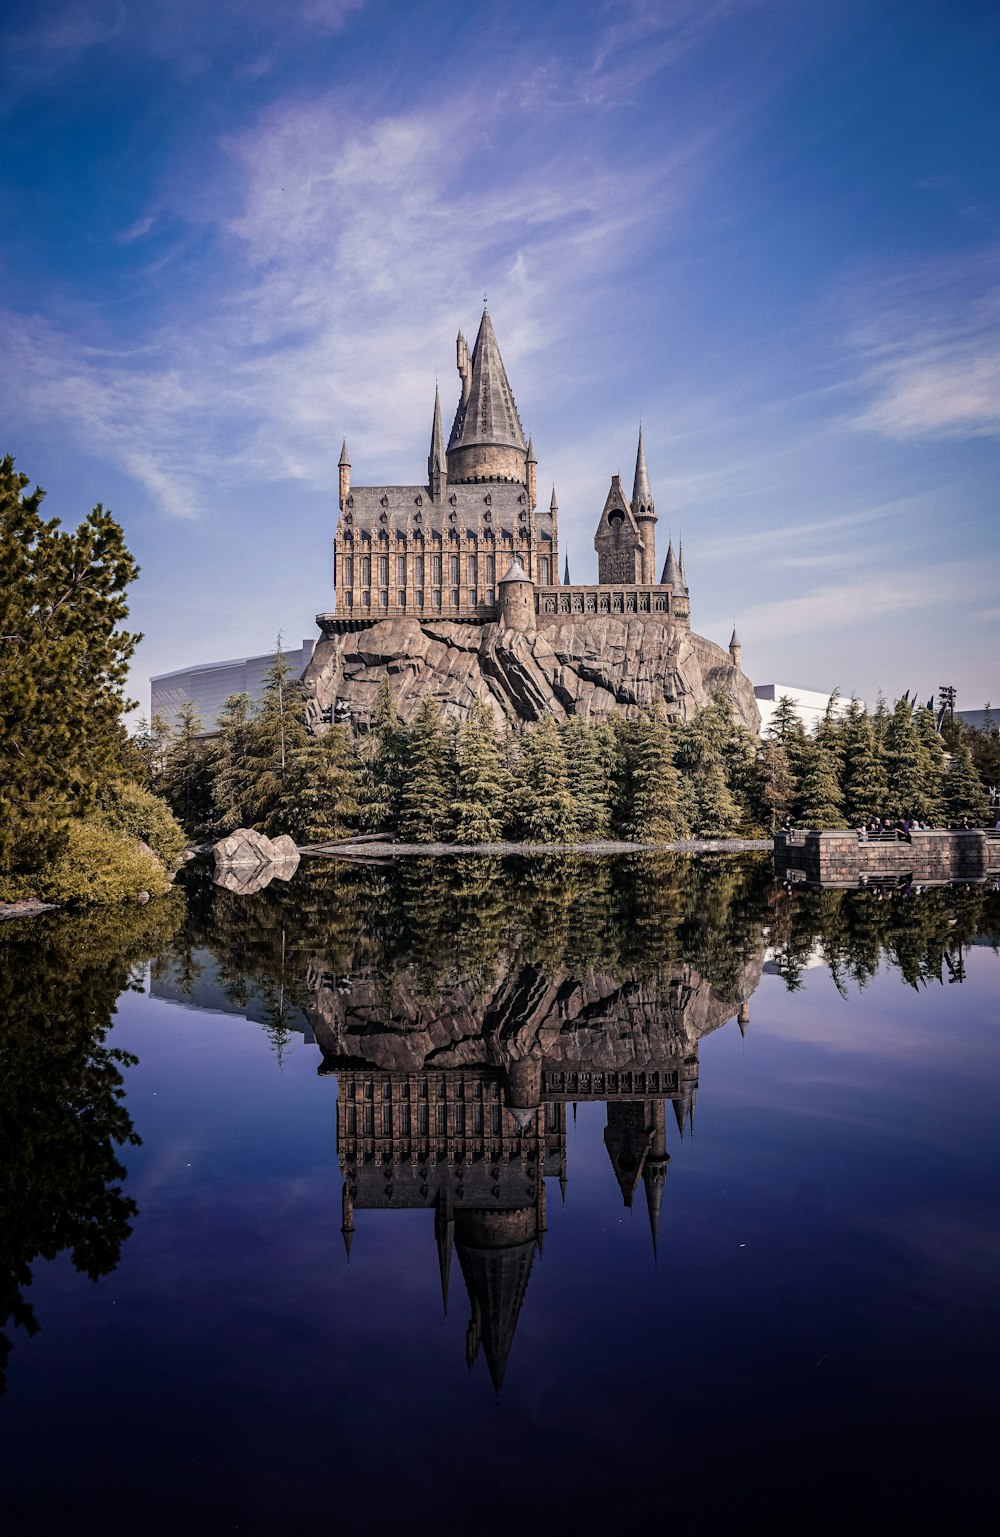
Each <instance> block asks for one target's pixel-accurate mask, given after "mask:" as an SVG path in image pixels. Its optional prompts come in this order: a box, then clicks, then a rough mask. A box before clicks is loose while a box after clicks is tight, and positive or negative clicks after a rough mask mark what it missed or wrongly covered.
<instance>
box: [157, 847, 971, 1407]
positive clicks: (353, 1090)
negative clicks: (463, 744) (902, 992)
mask: <svg viewBox="0 0 1000 1537" xmlns="http://www.w3.org/2000/svg"><path fill="white" fill-rule="evenodd" d="M998 901H1000V899H998V896H997V894H996V893H995V892H993V891H991V890H987V889H986V888H984V887H967V888H954V889H947V888H941V889H935V890H932V891H925V892H923V893H920V894H916V893H913V892H911V891H908V892H904V891H900V892H899V893H897V895H896V896H895V897H893V898H889V899H885V898H884V896H883V894H881V893H875V892H872V891H856V892H850V891H844V890H832V891H819V890H815V889H810V888H805V887H801V886H791V887H789V886H782V885H778V884H775V883H774V882H773V880H772V879H771V875H770V869H769V865H768V863H767V861H766V860H763V859H757V858H749V859H741V860H725V859H718V860H713V861H701V862H698V861H684V860H681V859H678V858H676V857H665V858H659V859H635V860H627V861H603V862H600V861H585V860H577V859H571V858H567V859H557V860H549V861H543V862H534V863H526V862H519V861H508V862H501V861H476V862H471V861H470V862H463V861H459V860H451V861H419V862H408V863H405V864H402V865H400V866H399V867H386V868H380V867H347V868H329V867H328V868H322V869H313V870H311V871H307V872H304V874H303V876H301V877H300V878H299V880H298V881H296V882H294V883H292V884H291V885H290V886H287V887H284V888H281V889H276V888H269V889H268V890H267V891H262V892H260V893H258V894H257V895H256V896H254V897H253V898H252V899H251V900H249V901H246V900H241V899H239V898H238V897H235V896H233V895H232V894H230V893H227V892H225V891H219V890H217V889H216V890H213V889H211V888H209V887H208V886H207V885H205V884H199V883H196V884H195V885H194V886H193V888H192V891H191V901H190V912H189V920H188V923H187V925H186V928H185V930H184V931H183V933H182V934H181V935H180V936H179V938H178V942H176V943H175V944H173V945H172V946H170V947H168V949H167V951H166V952H165V953H164V955H163V957H161V959H160V961H159V962H158V963H157V965H156V967H155V968H154V975H153V984H152V991H153V992H154V994H157V995H158V996H161V997H170V998H173V999H174V1000H175V1001H185V1000H186V1001H188V1002H190V1003H191V1004H192V1005H194V1006H198V1005H199V1004H200V1005H202V1006H209V1007H219V1006H223V1007H228V1008H231V1009H235V1010H237V1011H239V1012H241V1013H242V1012H246V1013H247V1014H248V1017H254V1018H257V1019H258V1020H259V1021H260V1022H261V1023H262V1024H263V1025H264V1027H265V1029H266V1030H267V1032H268V1034H269V1036H270V1038H271V1040H272V1043H273V1044H274V1046H275V1050H276V1052H277V1053H278V1055H279V1058H280V1057H281V1055H282V1052H283V1050H284V1047H285V1045H286V1044H287V1041H288V1039H289V1036H290V1034H291V1032H292V1031H294V1030H299V1031H301V1032H302V1034H303V1036H304V1037H305V1038H306V1039H307V1040H310V1041H312V1040H314V1041H315V1042H316V1044H317V1046H318V1048H319V1052H320V1054H321V1059H322V1060H321V1062H320V1064H319V1071H320V1073H321V1074H324V1075H329V1076H333V1077H335V1079H336V1081H337V1087H338V1094H337V1111H336V1116H337V1122H336V1140H337V1154H338V1159H339V1164H340V1172H341V1176H342V1233H343V1237H344V1242H345V1246H346V1248H347V1252H348V1256H349V1255H350V1251H351V1246H352V1244H353V1243H354V1242H355V1238H356V1236H357V1235H358V1233H359V1228H361V1229H363V1214H364V1213H365V1212H369V1211H378V1210H414V1209H416V1210H426V1211H427V1213H428V1223H429V1225H430V1224H432V1225H433V1234H434V1240H435V1243H436V1248H437V1262H438V1266H439V1270H440V1281H441V1291H442V1301H443V1305H444V1307H445V1309H446V1310H447V1307H448V1301H449V1291H450V1288H451V1278H452V1270H453V1268H454V1257H455V1256H457V1260H458V1265H459V1270H460V1273H461V1276H462V1280H463V1282H464V1286H465V1290H466V1292H467V1294H468V1306H469V1312H470V1318H469V1324H468V1329H467V1334H466V1352H467V1359H468V1362H469V1365H470V1366H471V1365H472V1364H473V1362H474V1361H475V1360H476V1359H477V1357H478V1355H479V1353H480V1351H481V1352H482V1355H483V1356H484V1358H485V1361H486V1365H487V1368H488V1371H489V1374H490V1377H491V1379H492V1382H493V1385H494V1387H495V1388H496V1390H497V1391H498V1392H499V1390H500V1387H501V1385H502V1382H503V1379H504V1373H505V1370H506V1366H507V1362H508V1359H509V1355H510V1351H511V1347H512V1344H513V1340H514V1336H515V1331H516V1328H517V1323H518V1318H519V1315H520V1312H521V1309H522V1306H523V1304H524V1301H525V1295H526V1292H527V1289H528V1284H529V1279H530V1276H531V1273H532V1266H533V1264H534V1260H535V1256H536V1253H537V1252H538V1251H539V1250H540V1249H541V1247H542V1245H543V1243H544V1238H545V1232H546V1225H547V1219H546V1199H547V1197H546V1183H545V1182H546V1180H549V1181H553V1182H554V1181H558V1183H559V1186H560V1188H561V1191H562V1193H563V1195H565V1190H566V1185H567V1181H568V1179H569V1174H570V1171H569V1169H568V1163H567V1135H566V1134H567V1110H568V1107H570V1106H573V1107H575V1106H576V1105H577V1104H578V1103H581V1102H585V1101H599V1102H601V1103H602V1104H604V1105H605V1106H606V1128H605V1131H604V1147H605V1150H606V1155H607V1158H608V1160H609V1162H610V1164H611V1168H612V1170H613V1173H614V1178H615V1181H616V1183H617V1187H618V1190H619V1192H620V1195H621V1199H622V1201H623V1203H624V1205H625V1206H626V1207H631V1206H632V1205H633V1203H638V1204H642V1205H644V1206H645V1210H646V1213H647V1217H648V1222H649V1228H650V1242H651V1245H652V1248H653V1250H654V1253H655V1249H656V1243H657V1237H658V1232H659V1225H660V1220H661V1213H662V1208H663V1204H664V1199H665V1191H666V1185H667V1171H668V1166H669V1154H668V1151H667V1138H666V1131H667V1117H668V1116H673V1118H674V1119H675V1120H676V1123H677V1126H678V1128H679V1130H680V1131H681V1134H682V1135H683V1134H684V1131H685V1129H690V1128H691V1127H692V1125H693V1120H694V1113H695V1104H696V1098H697V1090H698V1075H699V1047H700V1042H701V1040H702V1038H703V1037H704V1036H706V1035H708V1034H709V1033H710V1032H712V1031H714V1030H717V1029H719V1028H721V1027H722V1026H723V1025H725V1024H726V1023H728V1022H729V1021H735V1022H736V1025H737V1027H738V1028H739V1029H740V1030H741V1032H745V1031H746V1029H747V1026H748V1024H749V1021H750V1001H751V998H752V995H753V993H754V991H755V989H756V988H757V986H758V984H759V982H760V979H761V976H762V974H763V972H764V971H765V970H767V971H770V972H776V973H778V974H779V975H781V976H782V977H783V978H784V981H785V984H786V986H787V987H788V988H790V989H793V990H794V989H796V988H798V987H800V986H801V985H802V982H803V977H804V974H805V972H806V971H807V970H808V969H810V968H811V967H815V966H817V965H821V966H823V967H825V968H826V969H827V970H828V971H829V973H830V974H831V976H832V977H833V979H834V981H835V983H836V985H837V987H838V988H839V989H840V990H841V992H843V993H846V992H847V990H848V988H849V987H850V986H864V985H865V984H866V983H867V981H868V980H869V979H870V978H871V977H873V976H874V974H875V972H876V971H877V969H878V967H879V965H880V964H881V963H883V962H884V961H886V960H887V961H888V962H889V964H890V965H891V966H892V967H893V968H895V969H896V970H897V971H898V973H899V975H900V977H901V980H902V981H904V982H905V983H907V984H909V985H911V986H926V985H929V984H930V983H931V982H943V981H944V980H945V979H947V980H949V981H961V980H962V977H963V976H964V966H963V951H964V947H966V946H968V945H969V944H972V943H975V942H977V940H985V941H986V942H988V943H993V944H996V941H997V938H998V917H1000V913H998ZM611 1188H613V1187H611V1186H609V1189H611ZM427 1252H428V1259H429V1261H430V1258H431V1255H432V1254H433V1249H432V1248H431V1247H430V1245H429V1246H428V1251H427Z"/></svg>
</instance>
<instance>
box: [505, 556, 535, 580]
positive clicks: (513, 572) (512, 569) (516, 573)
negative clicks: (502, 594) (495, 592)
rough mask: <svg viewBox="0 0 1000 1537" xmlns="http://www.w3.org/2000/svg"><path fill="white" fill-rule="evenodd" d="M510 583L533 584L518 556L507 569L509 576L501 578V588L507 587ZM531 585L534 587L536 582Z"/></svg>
mask: <svg viewBox="0 0 1000 1537" xmlns="http://www.w3.org/2000/svg"><path fill="white" fill-rule="evenodd" d="M508 582H531V577H530V576H529V575H528V573H527V571H525V569H524V567H523V566H522V565H521V562H520V560H519V559H518V557H517V556H516V555H515V556H514V559H513V560H512V561H511V563H510V565H509V567H508V568H507V575H506V576H502V577H501V578H500V586H501V587H505V586H506V585H507V583H508ZM531 585H532V586H534V582H532V583H531Z"/></svg>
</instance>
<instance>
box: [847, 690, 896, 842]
mask: <svg viewBox="0 0 1000 1537" xmlns="http://www.w3.org/2000/svg"><path fill="white" fill-rule="evenodd" d="M843 744H844V771H843V780H842V782H843V786H844V815H845V817H846V819H847V822H848V824H849V825H850V826H851V827H867V826H868V824H869V822H871V821H872V820H873V819H874V818H875V817H878V816H881V815H882V813H883V811H884V810H885V806H886V799H887V790H888V787H887V785H886V778H885V768H884V766H883V762H882V749H881V746H880V744H879V741H878V738H877V737H876V735H875V729H874V727H873V725H872V720H871V716H870V715H869V714H868V712H867V711H866V710H865V709H864V707H863V705H862V704H861V703H860V701H859V700H857V699H852V700H851V702H850V704H849V706H848V709H847V715H846V718H845V720H844V730H843Z"/></svg>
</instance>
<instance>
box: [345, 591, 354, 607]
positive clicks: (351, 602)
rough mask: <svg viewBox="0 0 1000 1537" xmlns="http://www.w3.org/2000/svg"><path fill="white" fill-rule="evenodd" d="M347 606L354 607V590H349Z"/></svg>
mask: <svg viewBox="0 0 1000 1537" xmlns="http://www.w3.org/2000/svg"><path fill="white" fill-rule="evenodd" d="M347 606H348V608H353V607H354V594H353V592H349V593H348V594H347Z"/></svg>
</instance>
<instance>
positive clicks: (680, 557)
mask: <svg viewBox="0 0 1000 1537" xmlns="http://www.w3.org/2000/svg"><path fill="white" fill-rule="evenodd" d="M677 570H678V573H679V575H680V579H681V586H682V587H683V588H684V591H685V592H687V590H688V579H687V576H686V575H685V572H684V540H683V538H682V539H680V540H679V542H678V545H677Z"/></svg>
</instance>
